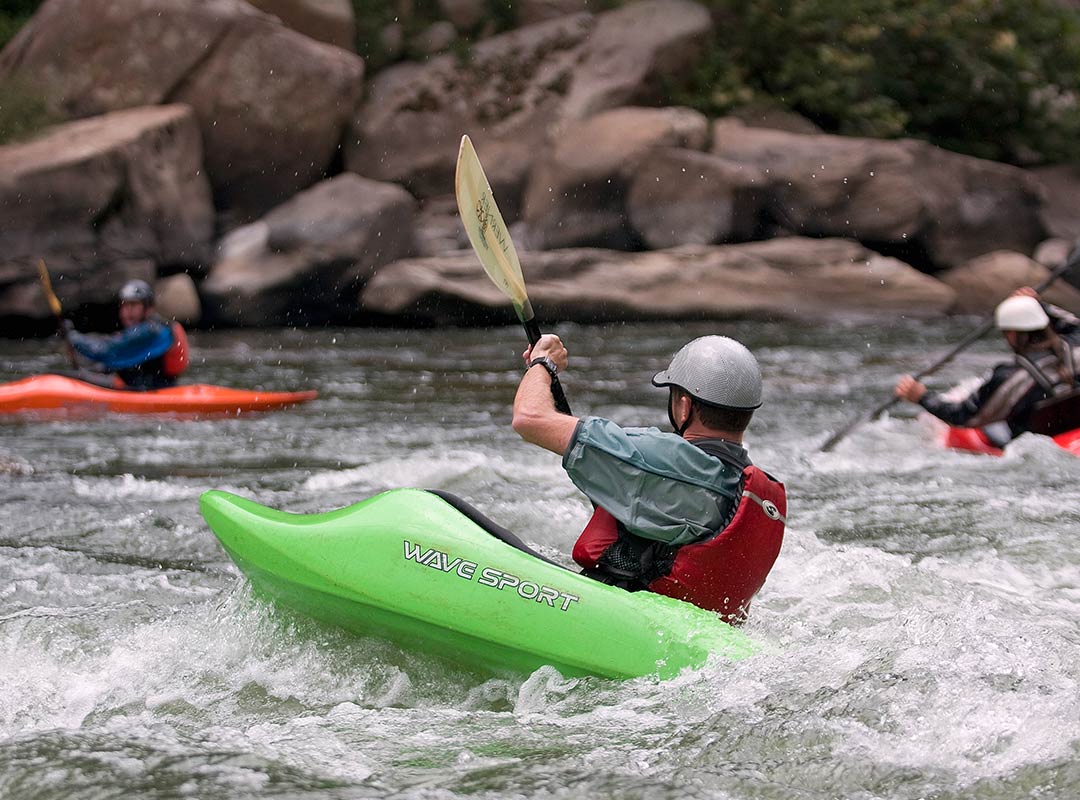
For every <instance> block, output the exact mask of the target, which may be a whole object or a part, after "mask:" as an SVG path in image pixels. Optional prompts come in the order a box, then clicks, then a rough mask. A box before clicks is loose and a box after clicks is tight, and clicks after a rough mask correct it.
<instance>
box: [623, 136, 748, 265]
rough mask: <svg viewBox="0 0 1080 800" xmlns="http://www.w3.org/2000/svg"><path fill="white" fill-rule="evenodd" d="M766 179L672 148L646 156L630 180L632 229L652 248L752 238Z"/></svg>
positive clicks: (628, 204) (715, 159) (741, 167)
mask: <svg viewBox="0 0 1080 800" xmlns="http://www.w3.org/2000/svg"><path fill="white" fill-rule="evenodd" d="M765 186H766V180H765V176H764V174H762V172H761V170H759V169H757V168H756V167H753V166H750V165H748V164H738V163H735V162H733V161H728V160H726V159H723V158H720V157H719V156H714V155H711V154H709V153H699V152H696V151H694V150H685V149H680V148H675V147H662V148H658V149H656V150H653V151H652V152H650V153H648V154H647V155H646V156H645V157H644V158H643V159H642V160H641V161H640V163H638V164H637V168H636V169H635V170H634V174H633V177H632V179H631V181H630V189H629V192H628V193H627V198H626V207H627V212H628V214H629V217H630V225H631V227H632V228H633V229H634V231H635V232H636V233H637V234H638V235H639V236H640V237H641V240H642V241H643V242H644V244H645V246H646V247H647V248H648V249H650V250H663V249H664V248H667V247H676V246H678V245H680V244H719V243H722V242H738V241H746V240H748V239H753V238H755V237H756V235H757V233H758V231H759V227H760V224H761V215H762V212H763V211H764V208H765V202H766V198H767V193H766V192H765Z"/></svg>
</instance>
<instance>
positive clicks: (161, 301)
mask: <svg viewBox="0 0 1080 800" xmlns="http://www.w3.org/2000/svg"><path fill="white" fill-rule="evenodd" d="M154 296H155V298H156V299H155V305H156V306H157V310H158V313H159V314H161V316H163V317H165V319H175V320H176V321H177V322H179V323H180V324H181V325H185V326H188V325H195V324H197V323H198V322H199V320H200V319H201V317H202V304H201V302H200V301H199V292H198V290H197V289H196V288H195V281H193V280H192V279H191V276H190V275H185V274H183V273H181V274H179V275H170V276H169V277H167V278H162V279H161V280H159V281H158V282H157V283H156V284H154Z"/></svg>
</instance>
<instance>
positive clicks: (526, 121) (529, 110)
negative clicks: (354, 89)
mask: <svg viewBox="0 0 1080 800" xmlns="http://www.w3.org/2000/svg"><path fill="white" fill-rule="evenodd" d="M593 24H594V19H593V17H592V16H591V15H589V14H578V15H575V16H572V17H565V18H562V19H558V20H554V21H552V22H547V23H543V24H540V25H531V26H528V27H526V28H521V29H519V30H515V31H511V32H509V33H505V34H502V35H500V36H494V37H492V38H490V39H484V40H482V41H480V42H478V43H477V44H476V45H474V46H473V49H472V51H471V53H470V58H469V59H468V60H467V61H466V62H464V63H462V62H461V61H460V60H459V59H458V58H456V57H454V56H450V55H445V56H438V57H435V58H432V59H430V60H428V61H427V62H425V63H423V64H416V63H406V64H402V65H400V66H394V67H390V68H388V69H384V70H382V71H381V72H379V73H378V74H377V75H376V76H375V77H374V78H373V79H372V80H371V82H370V85H369V86H368V88H367V91H366V93H365V99H364V103H363V104H362V105H361V106H360V108H359V109H358V110H357V113H356V118H355V120H354V123H353V127H352V132H351V135H350V137H349V139H348V142H347V145H346V149H345V166H346V167H347V168H348V169H350V170H352V171H354V172H357V173H359V174H361V175H366V176H367V177H370V178H374V179H376V180H382V181H393V182H395V183H400V184H403V185H404V186H406V187H407V188H408V189H409V190H410V191H411V192H412V193H413V194H414V195H416V196H418V197H421V198H424V197H432V196H439V195H444V194H448V193H451V192H453V188H454V165H455V163H456V160H457V152H458V144H459V142H460V141H461V136H462V134H464V133H468V134H469V136H470V137H471V138H472V140H473V143H474V144H475V145H476V148H477V151H478V152H479V153H480V156H481V158H482V159H483V161H484V165H485V167H486V169H487V174H488V179H489V180H490V181H491V183H492V186H493V188H494V189H495V193H496V196H498V197H499V199H500V204H501V206H502V211H503V214H504V215H505V216H506V217H507V218H508V219H513V218H514V217H515V216H516V213H517V209H518V207H519V203H518V202H517V200H516V198H517V197H519V196H520V194H521V188H522V186H523V185H524V182H525V177H526V175H527V174H528V171H529V169H530V167H531V165H532V160H533V158H534V157H535V153H536V152H537V151H539V150H540V149H541V148H542V146H543V144H544V142H545V140H546V137H547V129H548V126H549V125H550V124H551V120H552V119H554V118H555V117H557V115H558V106H559V103H560V102H561V99H562V92H563V91H565V86H566V84H567V83H568V82H570V81H571V80H572V75H573V70H574V66H575V64H576V62H577V59H578V50H579V48H580V47H581V46H582V43H583V42H585V41H586V40H587V37H588V34H589V31H590V30H591V29H592V27H593Z"/></svg>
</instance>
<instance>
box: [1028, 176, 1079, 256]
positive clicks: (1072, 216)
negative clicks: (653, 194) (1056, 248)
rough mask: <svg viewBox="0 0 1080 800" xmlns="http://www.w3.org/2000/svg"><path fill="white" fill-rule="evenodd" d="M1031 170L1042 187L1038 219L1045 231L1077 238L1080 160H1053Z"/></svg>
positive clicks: (1050, 233)
mask: <svg viewBox="0 0 1080 800" xmlns="http://www.w3.org/2000/svg"><path fill="white" fill-rule="evenodd" d="M1032 172H1033V174H1034V175H1035V177H1036V178H1037V179H1038V180H1039V183H1040V184H1041V185H1042V187H1043V203H1042V221H1043V224H1044V225H1045V226H1046V231H1047V233H1048V234H1049V235H1050V236H1052V237H1057V238H1061V239H1071V240H1074V241H1075V240H1076V239H1080V212H1078V209H1080V164H1054V165H1053V166H1046V167H1036V168H1035V169H1034V170H1032Z"/></svg>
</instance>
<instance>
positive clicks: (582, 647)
mask: <svg viewBox="0 0 1080 800" xmlns="http://www.w3.org/2000/svg"><path fill="white" fill-rule="evenodd" d="M454 500H455V503H454V504H451V503H450V502H448V501H447V500H446V499H443V497H440V496H439V495H437V494H435V493H432V492H427V491H422V490H418V489H396V490H392V491H388V492H384V493H382V494H379V495H376V496H374V497H371V498H369V499H368V500H365V501H363V502H360V503H357V504H355V505H352V506H349V507H347V508H341V509H337V510H335V511H329V512H326V513H322V514H310V515H302V514H290V513H286V512H282V511H277V510H274V509H271V508H267V507H265V506H261V505H259V504H257V503H254V502H252V501H250V500H246V499H244V498H241V497H237V496H235V495H231V494H227V493H225V492H220V491H211V492H206V493H205V494H203V496H202V498H201V501H200V506H201V509H202V513H203V516H204V517H205V518H206V521H207V522H208V523H209V525H210V528H211V529H212V530H213V532H214V533H215V534H216V535H217V537H218V539H219V540H220V541H221V544H222V545H223V546H224V547H225V550H226V551H227V552H228V553H229V555H230V556H231V557H232V558H233V560H234V561H235V562H236V563H237V565H238V566H239V567H240V569H241V570H242V571H243V572H244V573H245V574H246V575H247V576H248V578H249V579H250V580H251V583H252V585H253V586H254V587H255V588H256V590H258V591H260V592H263V593H265V594H268V595H270V596H271V597H273V598H275V599H276V600H278V601H280V602H281V603H282V604H283V605H286V606H289V607H291V608H294V609H296V610H299V611H301V612H303V613H306V614H307V615H309V616H311V617H314V618H316V619H319V620H321V621H323V622H327V623H330V624H334V625H338V626H340V627H343V628H346V629H348V630H351V631H353V632H354V633H359V634H363V635H376V636H381V637H384V638H387V639H390V640H392V641H394V642H396V643H398V644H399V645H402V646H405V647H409V648H413V649H415V648H420V649H422V650H424V651H425V652H432V653H436V654H439V655H441V656H444V657H448V658H450V659H452V660H455V661H457V662H459V663H463V664H466V665H468V666H484V667H487V668H494V669H500V670H506V669H509V670H512V671H516V672H521V671H525V672H531V671H532V670H535V669H536V668H537V667H540V666H542V665H545V664H551V665H554V666H555V667H557V668H558V669H560V670H561V671H563V672H564V673H565V674H568V675H600V676H605V677H610V678H630V677H636V676H643V675H657V676H659V677H662V678H665V677H670V676H672V675H675V674H677V673H678V672H679V671H680V670H682V669H683V668H686V667H698V666H701V665H702V664H703V663H704V662H705V661H706V659H707V658H708V657H709V655H710V654H711V653H717V654H718V655H721V656H723V657H726V658H729V659H738V658H742V657H745V656H747V655H749V654H750V653H751V652H752V649H753V648H752V645H751V643H750V640H749V639H748V638H747V637H746V635H745V634H744V633H742V632H741V631H738V630H736V629H735V628H732V627H731V626H730V625H728V624H726V623H724V622H722V621H721V620H720V619H719V618H718V617H717V616H716V615H715V614H713V613H711V612H708V611H704V610H702V609H699V608H697V607H695V606H692V605H690V604H688V603H684V602H681V601H679V600H674V599H672V598H669V597H662V596H660V595H657V594H653V593H651V592H635V593H631V592H626V591H624V590H622V589H617V588H615V587H612V586H607V585H605V584H603V583H600V582H598V581H594V580H592V579H590V578H587V577H585V576H583V575H581V574H579V573H577V572H574V571H572V570H569V569H566V568H564V567H562V566H560V565H558V564H555V563H553V562H550V561H547V560H545V559H543V558H542V557H538V556H537V555H536V554H533V553H530V552H526V551H523V550H521V549H518V548H517V547H514V546H513V545H512V544H509V543H507V542H506V541H503V540H502V539H500V538H497V536H498V534H497V533H492V532H491V531H490V530H489V529H495V530H496V531H498V530H501V529H499V528H498V526H497V525H495V524H494V523H491V522H490V520H486V519H485V518H484V517H483V516H482V515H480V514H479V513H477V512H475V511H474V510H472V509H469V508H468V506H465V505H464V504H463V503H462V502H461V501H460V500H456V498H454ZM462 507H463V508H464V510H461V509H462ZM467 512H471V513H467ZM510 536H511V537H512V534H511V535H510Z"/></svg>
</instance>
